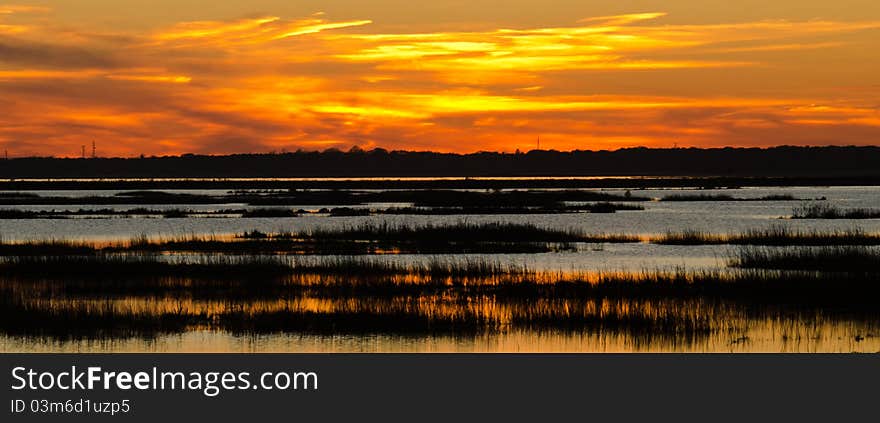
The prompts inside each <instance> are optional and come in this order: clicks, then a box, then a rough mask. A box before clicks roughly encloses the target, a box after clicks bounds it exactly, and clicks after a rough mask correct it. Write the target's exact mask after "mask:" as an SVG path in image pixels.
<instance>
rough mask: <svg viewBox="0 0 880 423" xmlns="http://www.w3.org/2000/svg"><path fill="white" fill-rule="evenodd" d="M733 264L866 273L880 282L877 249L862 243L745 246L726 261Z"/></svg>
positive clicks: (736, 265) (751, 266)
mask: <svg viewBox="0 0 880 423" xmlns="http://www.w3.org/2000/svg"><path fill="white" fill-rule="evenodd" d="M728 262H729V265H730V266H732V267H740V268H751V269H784V270H814V271H821V272H849V273H860V272H861V273H865V274H869V275H870V276H866V278H869V279H873V280H874V282H875V283H878V284H880V251H878V250H877V249H876V248H869V247H865V246H850V245H848V246H840V245H835V246H822V247H795V248H768V247H745V248H740V249H739V250H737V251H736V252H735V253H734V254H733V256H732V257H731V258H730V259H729V260H728Z"/></svg>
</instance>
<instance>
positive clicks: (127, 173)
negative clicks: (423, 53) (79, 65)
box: [0, 146, 880, 179]
mask: <svg viewBox="0 0 880 423" xmlns="http://www.w3.org/2000/svg"><path fill="white" fill-rule="evenodd" d="M639 175H643V176H737V177H875V176H880V147H874V146H870V147H855V146H849V147H830V146H829V147H793V146H780V147H772V148H730V147H728V148H710V149H701V148H672V149H653V148H641V147H640V148H625V149H620V150H615V151H584V150H577V151H570V152H561V151H555V150H533V151H530V152H527V153H498V152H479V153H471V154H454V153H435V152H417V151H387V150H384V149H374V150H369V151H365V150H361V149H358V148H353V149H352V150H350V151H348V152H343V151H339V150H335V149H331V150H326V151H321V152H306V151H297V152H292V153H282V154H234V155H223V156H213V155H194V154H185V155H182V156H163V157H140V158H86V159H82V158H76V159H74V158H52V157H28V158H16V159H8V160H0V178H4V179H21V178H196V177H200V178H242V177H267V178H272V177H277V178H281V177H380V176H389V177H419V176H423V177H428V176H460V177H462V176H464V177H467V176H470V177H489V176H639Z"/></svg>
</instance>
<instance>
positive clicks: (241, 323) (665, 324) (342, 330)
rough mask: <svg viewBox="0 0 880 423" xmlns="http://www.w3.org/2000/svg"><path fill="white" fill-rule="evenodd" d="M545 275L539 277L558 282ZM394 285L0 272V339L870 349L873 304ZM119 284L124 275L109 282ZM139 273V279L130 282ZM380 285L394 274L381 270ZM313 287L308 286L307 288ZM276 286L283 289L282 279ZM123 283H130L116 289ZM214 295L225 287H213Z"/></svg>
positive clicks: (448, 281) (470, 347)
mask: <svg viewBox="0 0 880 423" xmlns="http://www.w3.org/2000/svg"><path fill="white" fill-rule="evenodd" d="M557 277H562V276H560V275H556V276H550V277H547V278H546V279H544V280H543V281H542V282H540V283H542V284H549V285H552V284H555V283H559V282H558V280H555V279H554V278H557ZM394 278H396V279H395V280H394V281H393V283H394V284H397V285H399V286H402V287H406V286H410V285H422V287H423V288H424V287H425V286H433V287H442V286H444V285H446V286H448V287H449V288H445V289H444V288H437V289H433V290H426V289H415V290H407V289H400V290H396V291H393V292H391V293H384V294H376V295H371V294H369V290H367V291H358V292H356V293H355V292H346V291H344V290H343V291H340V290H325V289H324V288H322V287H327V286H334V285H335V286H374V285H375V284H376V283H378V282H376V281H369V280H360V281H353V280H352V279H351V278H348V277H339V276H327V275H323V276H319V275H311V276H308V275H306V276H299V277H296V278H291V279H288V280H285V281H283V282H281V283H280V284H279V286H282V287H284V288H283V289H281V288H275V289H272V288H271V286H270V285H265V286H262V287H261V286H259V285H257V286H252V287H251V290H255V291H259V290H261V289H268V290H269V291H268V294H267V295H265V296H262V297H261V296H260V295H254V296H252V297H249V298H243V297H241V296H239V295H237V294H236V293H235V291H222V290H221V291H220V293H219V294H217V293H216V289H215V288H216V287H214V288H212V289H210V290H206V291H204V292H208V291H211V292H215V294H213V295H202V292H203V291H201V290H200V289H199V286H200V285H199V284H198V283H196V284H194V281H191V280H185V279H174V278H170V279H169V278H164V279H160V280H157V281H155V285H149V286H147V287H146V288H144V289H142V290H140V291H138V290H130V289H120V290H116V291H114V290H112V289H107V291H108V292H107V293H105V292H103V291H104V289H102V288H101V287H100V286H96V285H94V281H79V282H77V281H72V280H66V281H57V280H39V281H24V280H13V279H3V280H0V291H2V292H0V295H2V300H0V314H2V315H3V316H4V319H3V323H2V324H0V328H2V335H0V349H2V350H3V351H7V352H9V351H75V352H86V351H89V352H93V351H160V352H171V351H256V352H269V351H300V352H304V351H333V352H343V351H349V352H354V351H382V352H389V351H391V352H393V351H422V352H435V351H508V352H513V351H539V352H557V351H602V352H611V351H704V352H728V351H732V352H737V351H766V352H850V351H859V352H877V351H880V336H878V335H880V315H878V313H877V312H876V311H875V310H873V309H870V308H869V309H867V310H849V311H847V312H840V311H839V310H834V309H828V308H822V307H811V306H806V305H801V306H792V305H785V304H763V305H758V304H754V303H750V302H748V301H737V300H733V299H725V298H718V297H712V296H692V297H681V298H675V297H669V296H665V297H664V296H659V297H653V296H652V297H648V296H643V297H639V296H609V295H588V294H572V293H570V292H569V293H561V294H552V292H553V291H547V292H550V293H549V294H546V293H545V294H543V295H539V296H521V295H506V294H503V293H499V292H495V293H492V291H480V290H469V289H466V288H467V287H468V286H480V285H492V284H497V283H499V282H498V280H497V278H495V279H493V278H482V279H481V278H470V279H462V280H453V278H442V279H441V280H430V281H429V280H428V279H427V278H426V277H425V276H419V275H398V276H394ZM116 282H117V283H119V284H122V285H123V286H126V285H127V286H128V287H130V286H131V284H132V283H134V282H129V283H127V284H126V283H125V282H123V281H116ZM138 283H139V284H143V283H144V282H138ZM383 283H385V284H388V283H391V282H389V281H384V282H383ZM316 287H318V288H316ZM279 289H280V290H279ZM126 291H128V292H129V293H128V294H125V293H124V292H126ZM224 293H225V294H224Z"/></svg>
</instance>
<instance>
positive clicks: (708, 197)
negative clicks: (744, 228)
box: [660, 194, 799, 201]
mask: <svg viewBox="0 0 880 423" xmlns="http://www.w3.org/2000/svg"><path fill="white" fill-rule="evenodd" d="M797 200H799V199H798V198H795V197H794V196H793V195H790V194H774V195H765V196H762V197H754V198H742V197H734V196H732V195H729V194H672V195H667V196H665V197H663V198H661V199H660V201H797Z"/></svg>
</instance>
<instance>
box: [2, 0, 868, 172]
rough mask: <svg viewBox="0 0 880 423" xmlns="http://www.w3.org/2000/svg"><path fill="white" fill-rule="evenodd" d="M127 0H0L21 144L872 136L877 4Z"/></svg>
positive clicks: (11, 104)
mask: <svg viewBox="0 0 880 423" xmlns="http://www.w3.org/2000/svg"><path fill="white" fill-rule="evenodd" d="M70 3H76V5H75V6H71V5H70ZM117 3H120V2H109V1H107V0H81V1H78V2H63V1H60V0H57V1H36V2H21V3H20V4H16V5H10V4H0V145H2V147H3V148H5V149H7V150H8V151H9V154H10V156H12V157H16V156H26V155H55V156H78V155H79V154H80V149H81V146H82V145H87V146H90V145H91V142H92V141H95V142H96V143H97V145H98V150H99V154H101V155H104V156H109V155H114V156H117V155H118V156H135V155H139V154H146V155H154V154H155V155H163V154H180V153H187V152H194V153H216V154H220V153H233V152H268V151H281V150H288V151H293V150H296V149H298V148H304V149H309V150H314V149H325V148H329V147H336V148H340V149H346V150H347V149H348V148H351V147H352V146H354V145H358V146H360V147H362V148H372V147H383V148H387V149H416V150H436V151H456V152H470V151H478V150H502V151H513V150H515V149H517V148H519V149H522V150H529V149H532V148H534V146H535V142H536V139H537V137H538V136H539V135H540V137H541V146H542V148H547V149H549V148H553V149H559V150H569V149H613V148H619V147H631V146H656V147H672V146H673V145H678V146H679V147H682V146H725V145H733V146H769V145H778V144H797V145H807V144H811V145H828V144H838V145H849V144H860V145H865V144H878V140H880V137H878V136H880V112H878V110H880V55H878V54H877V53H876V51H877V47H878V40H880V7H878V6H876V5H873V4H874V3H872V2H860V1H859V0H841V1H839V2H835V3H833V4H832V5H831V6H829V3H828V2H818V1H804V2H798V3H795V2H793V1H788V0H785V1H783V3H789V4H790V5H795V4H801V5H803V6H815V7H803V8H794V7H792V8H790V9H785V8H784V7H783V8H780V7H779V4H778V2H776V3H774V5H775V6H772V5H769V6H765V9H764V11H765V13H763V14H762V13H761V12H762V9H761V6H760V4H761V3H756V5H757V6H755V7H757V10H756V9H755V8H751V9H748V10H747V11H740V10H734V9H729V10H727V9H724V7H723V6H721V4H723V3H713V2H712V1H709V2H708V3H711V4H714V9H712V8H706V9H693V8H691V9H688V8H685V7H683V6H686V5H691V6H693V5H696V4H698V3H697V2H696V1H695V0H682V1H679V2H671V3H673V4H674V6H669V5H668V3H670V2H666V3H667V7H666V8H665V9H664V8H663V7H662V6H663V2H659V3H658V2H650V1H647V0H645V1H643V2H638V1H636V2H634V3H639V5H640V6H644V7H647V6H653V7H656V8H655V9H644V8H641V7H635V6H634V7H633V10H617V9H609V8H607V7H601V6H583V5H582V3H583V2H569V1H559V2H552V1H551V2H546V1H545V2H538V1H526V0H512V1H510V2H508V3H506V4H508V5H509V7H507V8H504V6H503V4H505V3H504V2H501V3H500V4H499V2H495V4H494V5H495V6H496V7H495V8H494V9H493V8H491V7H490V6H492V4H491V3H492V2H486V1H480V0H473V2H472V4H473V7H472V8H466V7H465V6H464V5H465V4H468V3H467V2H464V3H462V2H458V1H450V2H447V3H445V4H448V5H450V6H453V5H455V6H457V7H450V8H449V9H448V10H447V9H442V8H439V9H438V6H437V4H431V5H430V6H426V7H425V10H421V11H418V10H412V9H406V11H409V12H410V13H409V14H407V13H400V12H401V9H400V8H401V7H403V6H401V5H402V4H403V3H397V2H395V1H392V0H385V1H379V2H375V4H378V6H376V7H375V9H370V8H369V7H364V6H363V3H364V2H360V3H353V2H352V0H337V1H327V2H308V1H306V2H300V3H305V4H299V5H297V6H296V7H293V6H290V5H287V3H290V2H283V1H280V0H258V1H253V2H237V3H242V4H241V5H235V6H234V7H233V6H229V5H228V4H226V5H223V6H218V7H216V8H207V7H205V6H204V5H205V2H198V1H195V0H177V1H176V2H168V1H166V0H154V1H153V2H147V3H144V4H142V5H141V3H143V2H140V1H139V0H134V1H132V2H122V3H125V5H126V8H120V7H119V6H118V4H117ZM224 3H228V2H224ZM653 3H657V4H653ZM703 3H705V2H703ZM746 3H751V2H750V1H747V2H746ZM849 3H858V4H849ZM114 4H116V6H114ZM150 4H152V7H151V6H150ZM355 4H360V5H361V6H355ZM370 4H374V2H370ZM440 4H441V5H442V4H444V3H440ZM700 4H702V3H700ZM173 5H176V6H173ZM322 5H323V6H322ZM833 5H837V6H833ZM138 6H142V8H138ZM344 6H350V7H344ZM499 6H500V7H501V8H499ZM850 6H853V7H855V6H858V7H861V10H855V11H853V10H851V7H850ZM251 7H253V9H251ZM395 7H396V8H395ZM838 8H839V9H840V10H841V12H840V13H837V12H838ZM302 9H309V10H302ZM511 9H512V10H511ZM844 9H845V10H846V12H842V11H843V10H844ZM320 10H324V11H325V12H321V11H320ZM444 10H445V11H444ZM493 10H495V11H497V12H494V13H493ZM645 10H649V11H645ZM701 10H702V11H701ZM788 10H791V12H788ZM530 11H531V13H530ZM202 15H203V16H202ZM88 148H89V149H90V147H88Z"/></svg>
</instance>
